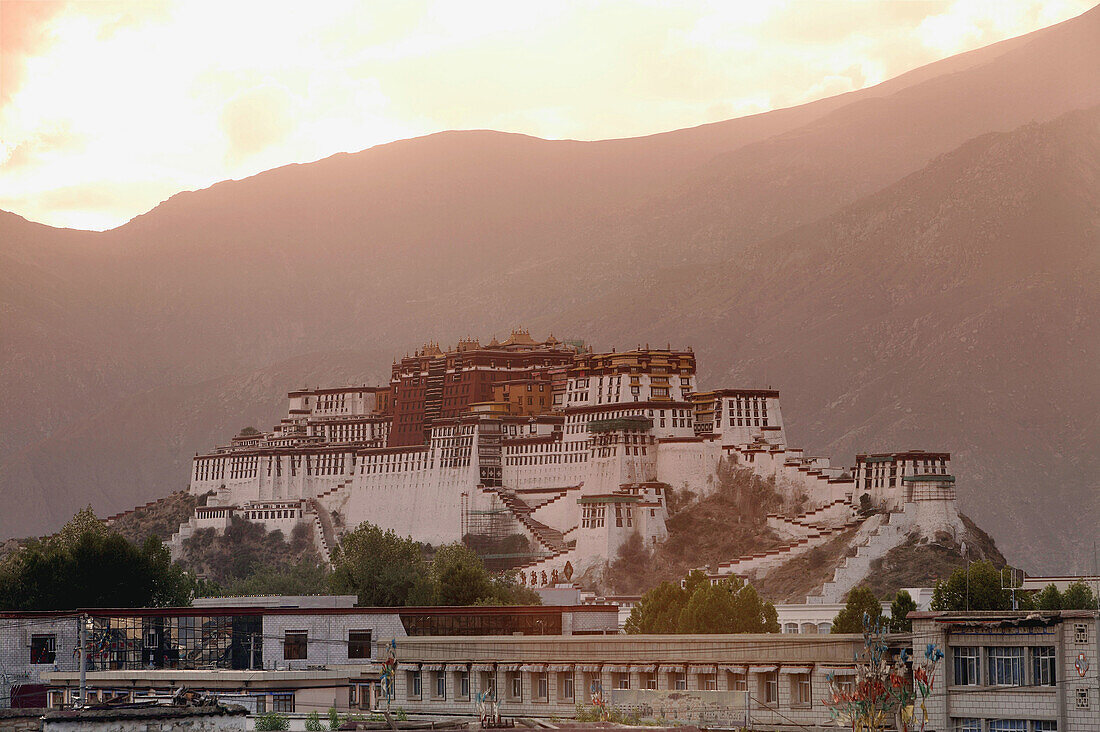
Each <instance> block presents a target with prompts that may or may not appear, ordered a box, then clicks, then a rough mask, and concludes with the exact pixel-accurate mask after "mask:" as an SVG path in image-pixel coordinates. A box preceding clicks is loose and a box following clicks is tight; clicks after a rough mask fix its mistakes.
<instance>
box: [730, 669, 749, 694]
mask: <svg viewBox="0 0 1100 732" xmlns="http://www.w3.org/2000/svg"><path fill="white" fill-rule="evenodd" d="M729 684H730V691H748V690H749V677H748V676H746V675H745V674H735V673H731V674H730V678H729Z"/></svg>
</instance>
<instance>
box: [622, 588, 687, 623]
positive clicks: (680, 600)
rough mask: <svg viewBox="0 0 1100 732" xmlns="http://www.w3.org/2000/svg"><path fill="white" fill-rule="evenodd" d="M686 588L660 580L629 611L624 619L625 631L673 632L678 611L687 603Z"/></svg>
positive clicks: (677, 619) (677, 618) (677, 621)
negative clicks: (659, 582)
mask: <svg viewBox="0 0 1100 732" xmlns="http://www.w3.org/2000/svg"><path fill="white" fill-rule="evenodd" d="M687 598H688V594H687V591H686V590H683V589H681V588H680V586H679V585H677V584H673V583H672V582H662V583H661V584H659V585H657V586H656V587H654V588H653V589H652V590H650V591H649V592H647V593H645V594H644V595H642V599H641V600H639V601H638V603H637V604H636V605H635V606H634V608H633V609H632V610H631V611H630V617H629V618H627V620H626V626H625V630H626V632H627V633H675V632H677V628H678V627H679V622H680V613H681V612H682V611H683V609H684V605H685V604H686V603H687Z"/></svg>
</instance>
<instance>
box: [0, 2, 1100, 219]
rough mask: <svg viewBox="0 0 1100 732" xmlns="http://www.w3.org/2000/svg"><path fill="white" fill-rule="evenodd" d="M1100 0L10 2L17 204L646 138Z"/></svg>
mask: <svg viewBox="0 0 1100 732" xmlns="http://www.w3.org/2000/svg"><path fill="white" fill-rule="evenodd" d="M1092 2H1093V0H990V1H984V0H955V1H952V0H928V1H925V0H912V1H901V0H800V1H799V0H796V1H793V2H792V1H784V2H767V1H763V0H753V1H751V2H741V1H740V0H725V1H722V0H715V1H713V2H703V1H702V0H700V1H698V2H677V3H669V2H655V1H654V2H648V1H645V0H631V1H629V2H625V1H623V2H599V1H595V0H593V1H590V2H545V0H543V1H541V2H525V1H522V0H506V1H503V2H492V1H479V0H463V1H461V2H458V1H455V2H431V1H429V0H423V1H422V0H401V1H400V2H396V1H395V2H382V1H380V0H378V1H375V2H346V1H343V0H324V1H322V2H294V3H283V2H274V1H272V0H264V1H263V2H261V1H258V0H257V1H255V2H232V1H230V0H218V1H217V2H202V1H200V0H178V1H177V2H114V1H107V0H104V1H99V0H85V1H83V2H79V1H77V2H48V1H37V0H31V1H29V2H28V1H24V0H0V209H5V210H9V211H14V212H16V213H19V214H21V215H23V216H26V217H27V218H29V219H32V220H35V221H40V222H43V223H48V224H51V225H54V226H71V227H76V228H87V229H105V228H111V227H114V226H118V225H119V224H122V223H124V222H125V221H127V220H128V219H130V218H131V217H133V216H135V215H137V214H139V213H143V212H145V211H147V210H149V209H150V208H152V207H153V206H155V205H156V204H157V203H159V202H160V201H162V200H164V199H165V198H167V197H168V196H170V195H172V194H173V193H176V192H178V191H181V190H187V189H194V188H202V187H205V186H208V185H210V184H212V183H214V182H216V181H218V180H223V179H226V178H240V177H243V176H247V175H251V174H253V173H256V172H259V171H261V170H264V169H267V168H271V167H275V166H278V165H283V164H286V163H292V162H306V161H311V160H316V159H318V158H322V157H325V156H327V155H331V154H332V153H336V152H340V151H354V150H361V149H363V148H366V147H370V146H372V145H376V144H378V143H382V142H388V141H391V140H395V139H399V138H404V137H412V136H415V135H421V134H425V133H430V132H436V131H439V130H444V129H453V128H491V129H497V130H507V131H512V132H523V133H528V134H531V135H537V136H540V137H548V138H578V139H599V138H606V137H623V136H633V135H643V134H647V133H651V132H658V131H662V130H669V129H675V128H680V127H688V126H692V125H697V124H701V123H704V122H713V121H716V120H721V119H728V118H731V117H739V116H742V115H746V114H752V113H755V112H760V111H765V110H768V109H774V108H778V107H785V106H790V105H794V104H800V103H802V102H807V101H811V100H813V99H817V98H820V97H824V96H829V95H832V94H836V93H839V92H844V91H850V90H853V89H859V88H862V87H865V86H870V85H873V84H876V83H878V82H880V81H883V80H885V79H887V78H889V77H892V76H896V75H898V74H899V73H902V72H904V71H906V70H908V69H911V68H914V67H916V66H920V65H922V64H925V63H928V62H930V61H934V60H936V59H939V58H942V57H945V56H950V55H952V54H955V53H958V52H961V51H965V50H968V49H972V48H977V47H979V46H983V45H987V44H989V43H992V42H995V41H998V40H1002V39H1004V38H1009V37H1011V36H1016V35H1020V34H1022V33H1026V32H1028V31H1032V30H1035V29H1038V28H1041V27H1043V26H1046V25H1050V24H1052V23H1056V22H1059V21H1062V20H1065V19H1067V18H1070V17H1072V16H1074V15H1078V14H1080V13H1082V12H1084V11H1085V10H1087V9H1088V8H1089V7H1090V6H1091V5H1092Z"/></svg>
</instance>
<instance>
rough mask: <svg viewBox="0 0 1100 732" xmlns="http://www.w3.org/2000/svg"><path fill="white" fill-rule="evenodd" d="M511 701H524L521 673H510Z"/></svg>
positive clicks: (509, 688) (509, 690) (509, 689)
mask: <svg viewBox="0 0 1100 732" xmlns="http://www.w3.org/2000/svg"><path fill="white" fill-rule="evenodd" d="M508 694H509V697H508V698H509V699H512V700H514V701H521V700H522V699H523V676H522V675H521V674H520V672H519V671H509V672H508Z"/></svg>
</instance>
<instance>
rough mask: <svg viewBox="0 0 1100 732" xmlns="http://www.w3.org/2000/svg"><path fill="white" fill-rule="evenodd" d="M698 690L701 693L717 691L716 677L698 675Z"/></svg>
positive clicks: (714, 675)
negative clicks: (700, 690) (701, 691)
mask: <svg viewBox="0 0 1100 732" xmlns="http://www.w3.org/2000/svg"><path fill="white" fill-rule="evenodd" d="M699 688H700V689H702V690H703V691H718V675H717V674H699Z"/></svg>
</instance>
